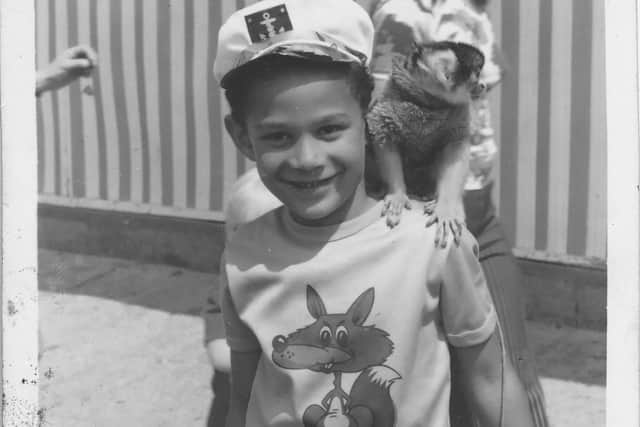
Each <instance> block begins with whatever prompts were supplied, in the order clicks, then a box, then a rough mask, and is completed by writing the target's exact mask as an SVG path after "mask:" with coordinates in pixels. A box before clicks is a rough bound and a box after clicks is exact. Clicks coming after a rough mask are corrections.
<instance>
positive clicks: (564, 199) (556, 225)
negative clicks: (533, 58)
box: [547, 0, 573, 253]
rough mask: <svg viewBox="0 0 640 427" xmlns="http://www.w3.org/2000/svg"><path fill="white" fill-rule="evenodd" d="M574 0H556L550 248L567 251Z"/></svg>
mask: <svg viewBox="0 0 640 427" xmlns="http://www.w3.org/2000/svg"><path fill="white" fill-rule="evenodd" d="M572 7H573V1H572V0H563V1H554V2H552V8H553V9H552V16H553V19H552V24H551V106H550V107H551V108H550V115H551V117H550V120H549V123H550V138H549V153H550V155H549V182H550V184H551V185H550V186H549V189H550V191H549V212H548V215H549V220H548V224H549V229H548V234H547V242H548V244H547V250H548V251H549V252H555V253H566V251H567V226H568V216H569V215H568V212H569V206H568V205H569V165H570V163H569V162H570V147H571V127H570V126H571V41H572V34H571V33H572V18H573V16H572Z"/></svg>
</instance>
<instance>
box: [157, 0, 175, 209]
mask: <svg viewBox="0 0 640 427" xmlns="http://www.w3.org/2000/svg"><path fill="white" fill-rule="evenodd" d="M170 7H171V6H170V5H169V0H158V29H157V32H158V86H159V87H158V95H159V97H158V100H159V105H158V109H159V115H160V149H161V156H162V157H161V162H160V163H161V165H162V204H163V205H165V206H171V205H172V204H173V162H172V159H173V147H172V146H171V138H172V124H171V102H172V101H171V13H170Z"/></svg>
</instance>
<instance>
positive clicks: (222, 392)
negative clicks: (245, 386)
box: [207, 370, 231, 427]
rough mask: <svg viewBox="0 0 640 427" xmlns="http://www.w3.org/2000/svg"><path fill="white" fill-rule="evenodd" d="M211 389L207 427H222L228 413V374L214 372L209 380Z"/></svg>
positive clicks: (229, 388) (229, 384)
mask: <svg viewBox="0 0 640 427" xmlns="http://www.w3.org/2000/svg"><path fill="white" fill-rule="evenodd" d="M211 389H212V390H213V401H212V402H211V409H210V410H209V418H208V420H207V427H224V425H225V422H226V420H227V412H228V411H229V393H230V390H231V382H230V381H229V373H228V372H223V371H219V370H215V371H214V373H213V378H212V379H211Z"/></svg>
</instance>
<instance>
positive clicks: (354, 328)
mask: <svg viewBox="0 0 640 427" xmlns="http://www.w3.org/2000/svg"><path fill="white" fill-rule="evenodd" d="M374 299H375V297H374V289H373V288H369V289H367V290H366V291H364V292H363V293H362V294H361V295H360V296H359V297H358V298H356V300H355V301H354V302H353V304H351V307H349V309H348V310H347V311H346V312H345V313H334V314H328V313H327V310H326V308H325V306H324V303H323V302H322V298H320V295H318V293H317V292H316V290H315V289H313V288H312V287H311V286H310V285H307V309H308V310H309V313H310V314H311V316H312V317H313V318H314V319H315V321H314V322H313V323H311V324H309V325H307V326H305V327H303V328H301V329H298V330H296V331H294V332H291V333H290V334H289V335H287V336H286V337H285V336H283V335H278V336H276V337H275V338H274V339H273V353H272V359H273V361H274V363H275V364H277V365H278V366H280V367H282V368H285V369H308V370H310V371H314V372H322V373H325V374H333V376H334V380H333V389H331V390H330V391H329V392H328V393H327V394H326V396H325V397H324V399H322V402H320V403H321V404H320V405H317V404H314V405H310V406H309V407H307V408H306V410H305V412H304V415H303V419H302V420H303V423H304V426H305V427H392V426H394V425H395V421H396V410H395V406H394V404H393V401H392V400H391V395H390V393H389V389H390V388H391V385H392V384H393V383H394V382H395V381H397V380H399V379H400V378H401V377H400V374H398V372H396V371H395V370H394V369H392V368H390V367H388V366H385V365H383V363H384V362H385V361H386V360H387V358H388V357H389V356H390V355H391V353H392V352H393V342H392V341H391V340H390V339H389V338H388V336H389V334H388V333H387V332H385V331H383V330H382V329H378V328H376V327H374V326H364V322H365V321H366V320H367V317H368V316H369V313H370V312H371V309H372V307H373V303H374ZM343 372H344V373H355V372H360V375H359V376H358V378H357V379H356V380H355V382H354V383H353V386H352V387H351V392H350V393H349V394H347V393H346V392H345V391H344V390H343V389H342V373H343Z"/></svg>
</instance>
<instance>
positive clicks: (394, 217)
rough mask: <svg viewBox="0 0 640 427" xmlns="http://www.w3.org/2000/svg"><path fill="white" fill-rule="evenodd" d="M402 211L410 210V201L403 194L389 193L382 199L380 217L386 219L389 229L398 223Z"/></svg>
mask: <svg viewBox="0 0 640 427" xmlns="http://www.w3.org/2000/svg"><path fill="white" fill-rule="evenodd" d="M403 209H411V200H409V197H407V195H406V194H405V193H389V194H387V195H386V196H385V198H384V206H383V208H382V216H386V217H387V225H388V226H389V227H391V228H393V227H395V226H396V225H398V224H399V223H400V217H401V216H402V210H403Z"/></svg>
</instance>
